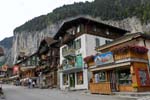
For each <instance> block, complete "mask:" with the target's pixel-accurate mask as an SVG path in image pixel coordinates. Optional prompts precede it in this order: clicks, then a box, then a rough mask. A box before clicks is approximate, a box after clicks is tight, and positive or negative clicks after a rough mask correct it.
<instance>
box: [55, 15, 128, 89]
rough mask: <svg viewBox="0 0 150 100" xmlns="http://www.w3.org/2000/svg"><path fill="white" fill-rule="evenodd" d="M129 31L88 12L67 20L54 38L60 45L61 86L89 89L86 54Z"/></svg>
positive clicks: (93, 52)
mask: <svg viewBox="0 0 150 100" xmlns="http://www.w3.org/2000/svg"><path fill="white" fill-rule="evenodd" d="M126 32H127V31H126V30H123V29H120V28H117V27H114V26H110V25H106V24H103V23H100V22H98V21H95V20H93V19H90V18H86V17H84V16H80V17H76V18H74V19H70V20H68V21H65V22H64V23H63V24H62V26H61V27H60V29H59V30H58V32H57V33H56V35H55V36H54V39H57V40H60V41H61V46H60V65H61V68H60V69H59V72H60V89H62V90H64V89H88V81H89V79H88V69H87V66H86V65H85V62H84V61H83V58H84V57H86V56H89V55H92V54H95V53H96V51H95V50H94V48H95V47H97V46H101V45H104V44H107V43H109V42H111V41H113V40H114V39H116V38H119V37H121V36H123V35H124V34H125V33H126Z"/></svg>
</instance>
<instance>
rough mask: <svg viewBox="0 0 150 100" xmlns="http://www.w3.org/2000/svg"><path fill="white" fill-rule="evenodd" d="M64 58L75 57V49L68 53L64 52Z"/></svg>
mask: <svg viewBox="0 0 150 100" xmlns="http://www.w3.org/2000/svg"><path fill="white" fill-rule="evenodd" d="M63 56H64V57H68V56H75V49H69V50H67V51H66V52H63Z"/></svg>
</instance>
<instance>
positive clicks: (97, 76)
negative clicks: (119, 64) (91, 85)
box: [94, 71, 106, 83]
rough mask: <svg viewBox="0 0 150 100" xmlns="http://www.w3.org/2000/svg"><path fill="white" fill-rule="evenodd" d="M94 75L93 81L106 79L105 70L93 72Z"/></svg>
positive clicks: (97, 81)
mask: <svg viewBox="0 0 150 100" xmlns="http://www.w3.org/2000/svg"><path fill="white" fill-rule="evenodd" d="M94 77H95V83H99V82H104V81H106V75H105V72H102V71H101V72H98V73H95V75H94Z"/></svg>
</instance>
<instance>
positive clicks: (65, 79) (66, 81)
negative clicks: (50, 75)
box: [63, 74, 68, 85]
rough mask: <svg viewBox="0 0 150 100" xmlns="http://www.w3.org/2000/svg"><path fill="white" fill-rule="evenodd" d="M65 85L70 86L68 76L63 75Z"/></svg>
mask: <svg viewBox="0 0 150 100" xmlns="http://www.w3.org/2000/svg"><path fill="white" fill-rule="evenodd" d="M63 85H68V75H67V74H63Z"/></svg>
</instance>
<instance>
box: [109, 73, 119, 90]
mask: <svg viewBox="0 0 150 100" xmlns="http://www.w3.org/2000/svg"><path fill="white" fill-rule="evenodd" d="M109 76H110V88H111V91H112V92H116V91H117V87H116V82H117V81H116V75H115V71H113V70H111V71H110V72H109Z"/></svg>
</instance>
